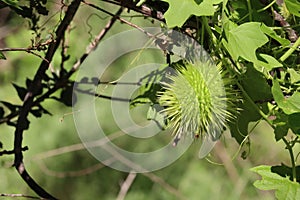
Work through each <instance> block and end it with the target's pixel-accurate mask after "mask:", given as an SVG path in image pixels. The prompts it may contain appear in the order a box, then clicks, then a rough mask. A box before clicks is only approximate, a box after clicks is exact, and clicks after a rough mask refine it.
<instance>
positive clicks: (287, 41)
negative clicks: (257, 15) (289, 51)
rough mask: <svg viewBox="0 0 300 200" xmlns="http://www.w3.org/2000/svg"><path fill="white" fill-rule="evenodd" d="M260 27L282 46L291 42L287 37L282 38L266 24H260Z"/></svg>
mask: <svg viewBox="0 0 300 200" xmlns="http://www.w3.org/2000/svg"><path fill="white" fill-rule="evenodd" d="M260 28H261V30H262V31H263V32H264V33H265V34H266V35H268V36H269V37H271V38H273V39H274V40H276V41H277V42H279V43H280V44H281V45H282V46H288V45H289V44H290V43H291V42H290V41H289V40H288V39H285V38H282V37H280V36H279V35H277V33H276V32H275V31H274V30H273V29H272V28H270V27H268V26H266V25H265V24H262V26H261V27H260Z"/></svg>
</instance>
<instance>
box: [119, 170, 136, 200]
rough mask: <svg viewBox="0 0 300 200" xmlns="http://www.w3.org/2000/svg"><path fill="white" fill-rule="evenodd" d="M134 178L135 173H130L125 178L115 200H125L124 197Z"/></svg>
mask: <svg viewBox="0 0 300 200" xmlns="http://www.w3.org/2000/svg"><path fill="white" fill-rule="evenodd" d="M135 177H136V173H134V172H130V173H129V174H128V176H127V178H126V180H125V181H124V182H123V183H122V185H121V189H120V192H119V194H118V197H117V200H123V199H125V196H126V194H127V192H128V190H129V188H130V186H131V185H132V183H133V181H134V179H135Z"/></svg>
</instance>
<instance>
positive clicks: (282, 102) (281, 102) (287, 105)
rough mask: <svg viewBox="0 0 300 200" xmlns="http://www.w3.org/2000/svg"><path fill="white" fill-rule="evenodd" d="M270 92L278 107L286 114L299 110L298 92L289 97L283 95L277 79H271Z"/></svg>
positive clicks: (299, 93)
mask: <svg viewBox="0 0 300 200" xmlns="http://www.w3.org/2000/svg"><path fill="white" fill-rule="evenodd" d="M272 94H273V97H274V99H275V101H276V103H277V105H278V107H279V108H281V109H282V110H283V112H284V113H286V114H288V115H289V114H293V113H299V112H300V92H295V93H294V94H293V95H292V96H290V97H288V98H287V97H285V96H284V95H283V93H282V91H281V89H280V85H279V82H278V80H276V79H274V80H273V86H272Z"/></svg>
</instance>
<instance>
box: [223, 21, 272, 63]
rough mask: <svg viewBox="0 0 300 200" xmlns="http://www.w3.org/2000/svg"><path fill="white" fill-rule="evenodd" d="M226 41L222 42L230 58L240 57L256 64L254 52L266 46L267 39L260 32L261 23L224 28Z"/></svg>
mask: <svg viewBox="0 0 300 200" xmlns="http://www.w3.org/2000/svg"><path fill="white" fill-rule="evenodd" d="M224 28H225V29H226V30H225V34H226V39H223V40H222V42H223V44H224V46H225V47H226V49H227V50H228V52H229V53H230V55H231V56H232V58H233V59H234V60H237V59H238V58H239V57H242V58H243V59H245V60H248V61H250V62H253V63H255V62H257V57H256V50H257V49H258V48H259V47H261V46H263V45H264V44H266V43H267V42H268V41H269V40H268V37H267V36H266V35H265V34H264V33H263V32H262V30H261V23H259V22H248V23H244V24H242V25H240V26H238V27H234V26H228V25H227V26H224Z"/></svg>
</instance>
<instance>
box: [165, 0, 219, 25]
mask: <svg viewBox="0 0 300 200" xmlns="http://www.w3.org/2000/svg"><path fill="white" fill-rule="evenodd" d="M164 1H166V2H168V3H169V6H170V7H169V9H168V11H167V12H166V13H165V15H164V17H165V18H166V21H167V25H168V27H169V28H173V27H175V26H178V27H181V26H182V25H183V24H184V23H185V21H186V20H187V19H188V18H189V17H190V16H191V15H196V16H211V15H213V14H214V12H215V8H214V4H219V3H221V2H222V0H213V1H211V0H204V1H195V0H185V1H181V0H164Z"/></svg>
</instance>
